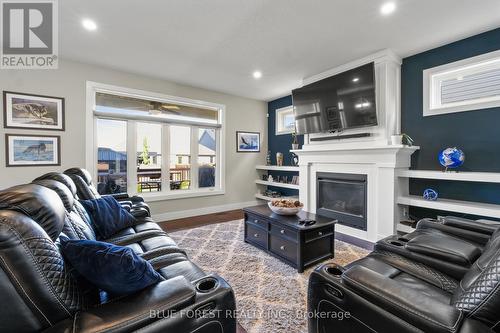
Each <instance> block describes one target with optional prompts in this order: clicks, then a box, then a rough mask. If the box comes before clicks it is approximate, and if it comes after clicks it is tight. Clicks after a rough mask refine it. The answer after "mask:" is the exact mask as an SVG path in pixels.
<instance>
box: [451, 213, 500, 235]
mask: <svg viewBox="0 0 500 333" xmlns="http://www.w3.org/2000/svg"><path fill="white" fill-rule="evenodd" d="M443 224H444V225H449V226H452V227H456V228H462V229H465V230H470V231H474V232H477V233H481V234H485V235H492V234H493V233H494V232H495V231H496V230H497V229H498V228H500V222H496V221H489V220H470V219H464V218H461V217H455V216H446V217H445V219H444V222H443Z"/></svg>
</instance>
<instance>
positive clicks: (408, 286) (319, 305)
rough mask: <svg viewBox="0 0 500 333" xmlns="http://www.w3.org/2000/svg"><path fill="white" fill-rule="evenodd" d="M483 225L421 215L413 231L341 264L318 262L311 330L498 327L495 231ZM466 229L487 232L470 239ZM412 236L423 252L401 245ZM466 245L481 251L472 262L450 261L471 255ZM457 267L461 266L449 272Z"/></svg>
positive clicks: (499, 273)
mask: <svg viewBox="0 0 500 333" xmlns="http://www.w3.org/2000/svg"><path fill="white" fill-rule="evenodd" d="M431 223H433V224H431ZM475 223H476V224H480V225H476V226H475V227H474V224H475ZM481 223H482V222H481V221H480V222H477V221H470V220H460V219H458V220H454V219H453V218H450V219H449V220H448V221H446V222H444V223H439V224H438V223H437V222H435V221H431V220H426V221H423V222H422V223H421V224H420V223H419V227H418V228H417V230H416V231H415V234H409V235H406V236H396V235H395V236H391V237H388V238H386V239H384V240H382V241H380V242H379V243H378V244H377V245H376V246H375V250H374V251H373V252H372V253H371V254H370V255H368V256H367V257H365V258H363V259H360V260H358V261H355V262H353V263H351V264H349V265H347V266H345V267H340V266H336V265H322V266H320V267H318V268H317V269H316V270H315V271H314V272H313V273H312V274H311V277H310V280H309V290H308V308H309V311H310V313H312V314H313V315H314V314H316V315H315V316H310V319H309V332H389V331H390V332H494V331H496V332H498V331H500V327H499V326H500V237H499V234H500V231H499V229H496V226H495V225H496V224H495V223H490V222H486V223H485V225H482V224H481ZM433 226H435V228H433ZM450 228H455V230H450ZM473 228H474V229H473ZM471 229H473V230H471ZM468 232H472V233H480V234H481V233H482V234H486V233H488V234H489V237H483V236H480V237H479V238H477V239H478V240H479V239H482V240H481V241H480V242H478V243H473V242H470V240H471V239H470V236H471V234H470V233H468ZM429 235H432V236H433V237H431V238H425V237H422V238H418V237H420V236H429ZM459 235H462V236H464V235H465V236H466V237H465V239H464V238H460V237H459ZM438 236H439V237H441V238H439V237H438ZM436 237H437V238H436ZM414 239H416V240H417V242H416V243H417V245H418V246H420V247H422V248H426V250H427V251H428V252H427V253H425V255H422V253H420V252H418V250H417V252H412V249H414V248H413V247H411V246H410V249H405V246H407V245H406V244H408V243H410V242H411V240H414ZM439 241H441V243H439ZM390 242H394V243H396V242H398V243H399V244H400V245H394V244H390ZM469 245H470V246H477V249H478V250H477V251H479V252H478V253H475V254H474V257H477V258H476V259H472V257H469V259H468V260H471V261H472V263H470V264H469V263H467V264H463V265H458V264H457V263H456V262H450V258H449V257H448V256H451V257H453V258H455V256H457V253H458V254H460V253H462V255H464V253H468V251H469V249H467V248H465V247H467V246H469ZM460 246H462V248H460ZM448 248H451V249H452V250H450V251H448ZM460 250H462V252H460ZM447 251H448V252H447ZM450 253H451V254H450ZM465 257H466V256H465V255H464V258H465ZM455 266H456V267H460V269H458V270H456V269H450V267H451V268H453V267H455ZM347 313H348V315H347Z"/></svg>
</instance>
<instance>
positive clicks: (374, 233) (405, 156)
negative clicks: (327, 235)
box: [293, 144, 419, 242]
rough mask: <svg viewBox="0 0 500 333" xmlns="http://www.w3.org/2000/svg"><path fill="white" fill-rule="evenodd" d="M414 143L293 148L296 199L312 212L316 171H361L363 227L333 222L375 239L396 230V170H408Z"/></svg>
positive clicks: (340, 229) (340, 228)
mask: <svg viewBox="0 0 500 333" xmlns="http://www.w3.org/2000/svg"><path fill="white" fill-rule="evenodd" d="M418 149H419V147H417V146H412V147H408V146H403V145H400V146H391V145H382V146H367V145H363V146H360V145H359V144H358V145H357V146H349V145H330V147H329V148H325V147H316V146H312V145H309V146H305V147H304V149H300V150H294V151H293V152H294V153H295V154H297V155H299V161H300V162H299V177H300V189H299V197H300V201H301V202H303V203H304V209H305V210H307V211H310V212H313V213H315V212H316V202H317V198H316V178H317V177H316V174H317V173H318V172H331V173H348V174H361V175H366V176H367V230H366V231H363V230H359V229H355V228H352V227H349V226H345V225H340V224H339V225H337V227H336V230H337V231H338V232H341V233H343V234H346V235H349V236H353V237H356V238H360V239H363V240H368V241H371V242H376V241H377V240H380V239H382V238H384V237H387V236H389V235H392V234H394V233H396V226H397V223H398V222H399V221H400V218H401V213H400V210H399V209H398V205H397V202H396V198H397V193H398V192H399V191H400V189H399V188H398V187H399V186H400V183H399V182H398V172H399V171H400V170H405V169H408V168H409V166H410V158H411V155H412V154H413V153H414V152H415V151H416V150H418Z"/></svg>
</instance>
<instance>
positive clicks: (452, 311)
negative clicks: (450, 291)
mask: <svg viewBox="0 0 500 333" xmlns="http://www.w3.org/2000/svg"><path fill="white" fill-rule="evenodd" d="M342 280H343V282H344V283H345V284H346V285H347V286H349V287H350V288H351V289H353V290H355V291H356V292H357V293H358V294H360V295H361V296H362V297H364V298H366V300H368V301H369V302H371V303H373V304H375V305H377V306H379V307H381V308H383V309H384V310H386V311H388V312H390V313H392V314H393V315H395V316H397V317H399V318H401V319H403V320H404V321H406V322H407V323H410V324H412V325H414V326H415V327H418V328H420V329H422V330H423V331H425V332H454V331H456V330H457V328H458V327H459V325H460V324H461V321H462V313H461V311H459V310H458V309H456V308H455V307H453V306H451V305H448V304H445V303H443V302H441V301H439V300H436V299H434V298H432V297H429V296H426V295H425V294H423V293H420V292H419V291H416V290H413V289H409V288H407V287H403V286H402V285H400V284H399V283H398V282H397V281H394V280H392V279H390V278H387V277H385V276H383V275H381V274H379V273H377V272H374V271H372V270H370V269H368V268H366V267H363V266H353V267H351V268H349V269H347V270H346V271H345V272H344V273H343V274H342Z"/></svg>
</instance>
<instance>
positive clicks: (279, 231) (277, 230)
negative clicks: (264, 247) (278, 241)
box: [271, 223, 297, 242]
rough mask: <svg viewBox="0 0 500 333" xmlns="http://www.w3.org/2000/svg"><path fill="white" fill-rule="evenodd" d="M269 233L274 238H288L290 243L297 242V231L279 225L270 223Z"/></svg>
mask: <svg viewBox="0 0 500 333" xmlns="http://www.w3.org/2000/svg"><path fill="white" fill-rule="evenodd" d="M271 233H272V234H274V235H276V236H279V237H286V238H289V239H290V240H291V241H295V242H297V231H295V230H292V229H290V228H287V227H284V226H281V225H279V224H273V223H271Z"/></svg>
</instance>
